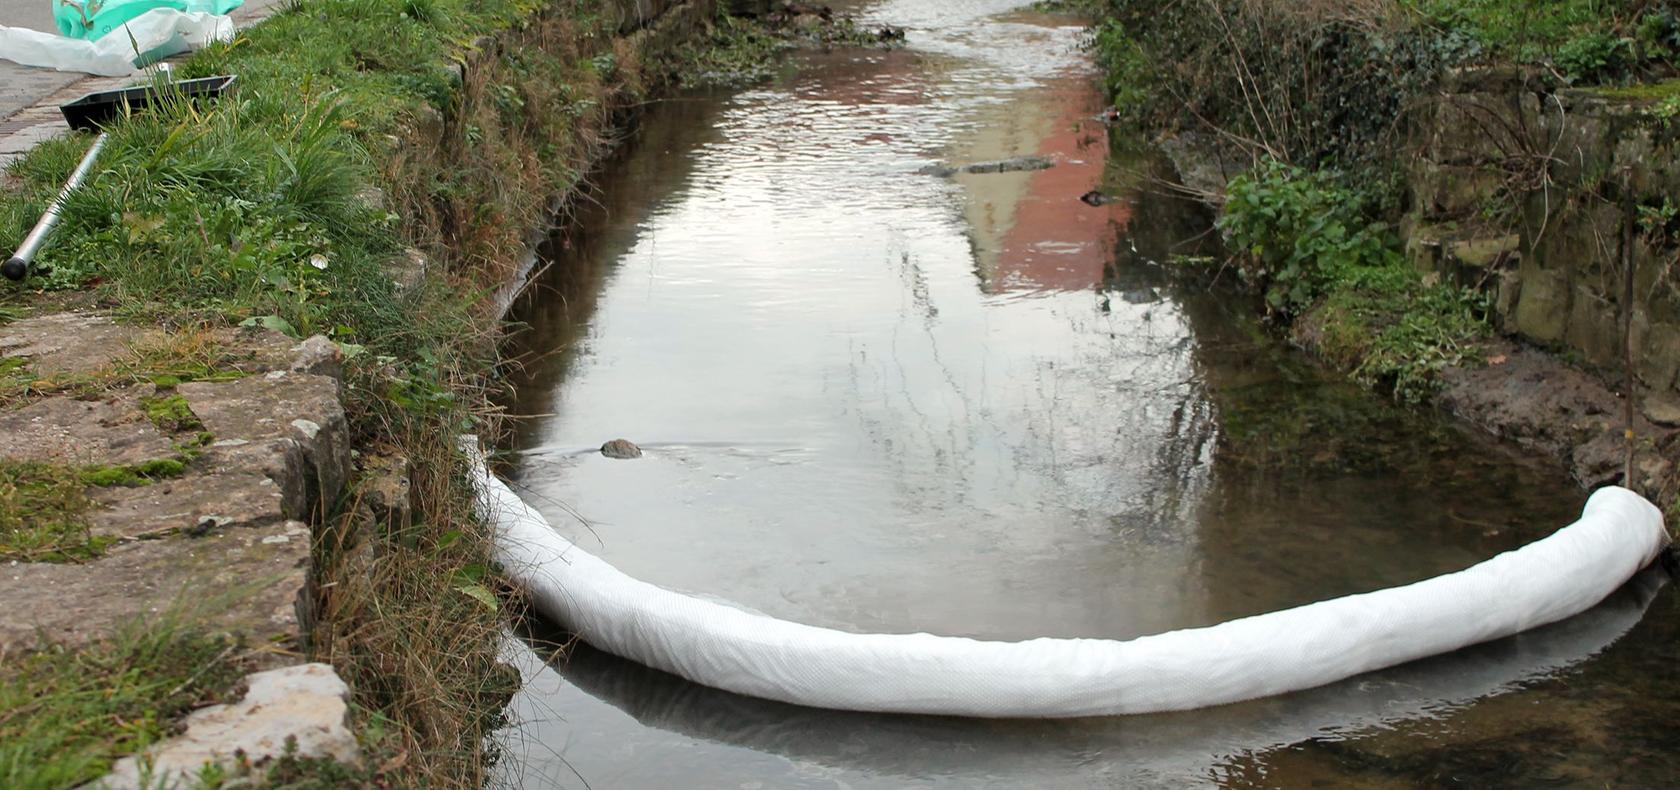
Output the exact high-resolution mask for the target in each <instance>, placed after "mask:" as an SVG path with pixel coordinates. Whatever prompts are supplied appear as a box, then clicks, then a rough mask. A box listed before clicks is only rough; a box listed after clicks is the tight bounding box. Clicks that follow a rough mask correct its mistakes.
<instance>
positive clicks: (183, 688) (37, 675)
mask: <svg viewBox="0 0 1680 790" xmlns="http://www.w3.org/2000/svg"><path fill="white" fill-rule="evenodd" d="M241 675H242V672H241V668H240V666H239V664H238V662H237V656H236V647H235V646H234V645H232V644H230V643H228V642H227V641H226V640H224V639H220V638H215V637H209V636H203V635H199V634H190V633H181V632H178V631H176V630H174V629H173V628H169V627H158V628H153V629H150V630H146V629H143V628H135V629H131V630H127V631H125V632H123V633H121V634H119V635H118V636H117V637H116V638H115V639H114V640H112V641H111V642H110V643H108V644H104V645H99V646H95V647H94V648H92V649H88V650H85V651H82V650H71V649H67V648H61V647H58V646H54V645H48V646H46V647H45V649H42V650H40V651H37V652H34V653H29V654H26V655H13V656H7V657H6V661H5V663H4V664H0V786H4V787H8V788H16V789H17V790H33V789H34V788H40V789H41V790H47V789H48V788H62V787H73V786H76V785H80V784H82V783H84V782H89V781H92V780H94V779H97V778H99V777H100V776H102V775H104V774H105V773H106V772H107V771H109V770H110V768H111V764H112V762H113V761H115V759H116V758H117V757H120V756H122V755H124V754H130V753H133V752H136V751H139V750H141V749H144V748H145V747H147V746H149V745H151V744H153V743H155V742H157V741H159V740H162V739H163V738H165V737H167V736H168V735H169V734H170V728H171V726H173V723H174V722H175V721H176V720H177V719H179V718H180V717H181V716H184V715H185V714H186V713H188V712H189V711H191V710H193V709H195V708H198V707H201V706H203V705H207V704H211V703H215V702H222V701H225V700H226V699H227V697H228V696H229V695H230V694H231V693H232V691H233V690H234V688H235V687H236V686H237V685H238V683H239V679H240V677H241Z"/></svg>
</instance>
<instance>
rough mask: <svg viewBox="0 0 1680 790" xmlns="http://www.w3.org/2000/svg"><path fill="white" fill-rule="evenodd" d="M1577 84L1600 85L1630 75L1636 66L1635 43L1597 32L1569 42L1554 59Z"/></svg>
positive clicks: (1571, 80)
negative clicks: (1630, 69)
mask: <svg viewBox="0 0 1680 790" xmlns="http://www.w3.org/2000/svg"><path fill="white" fill-rule="evenodd" d="M1553 59H1554V60H1555V61H1556V62H1557V65H1558V68H1559V69H1562V70H1563V73H1564V76H1565V77H1567V78H1568V79H1569V81H1570V82H1573V83H1588V84H1592V83H1598V82H1604V81H1607V80H1610V79H1615V78H1618V77H1620V76H1622V75H1624V74H1626V73H1627V72H1628V70H1629V68H1631V67H1632V66H1633V64H1634V62H1635V59H1636V58H1635V55H1634V49H1633V41H1632V39H1627V38H1622V37H1620V36H1615V35H1612V34H1610V33H1606V32H1604V31H1599V30H1594V31H1589V32H1586V33H1582V34H1581V35H1579V36H1576V37H1574V38H1571V39H1569V40H1568V41H1566V42H1564V43H1563V45H1562V46H1560V47H1558V50H1557V55H1556V56H1554V58H1553Z"/></svg>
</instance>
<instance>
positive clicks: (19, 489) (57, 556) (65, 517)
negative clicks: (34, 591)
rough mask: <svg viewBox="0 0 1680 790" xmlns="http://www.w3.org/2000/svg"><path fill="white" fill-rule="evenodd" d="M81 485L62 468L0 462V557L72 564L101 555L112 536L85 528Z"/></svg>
mask: <svg viewBox="0 0 1680 790" xmlns="http://www.w3.org/2000/svg"><path fill="white" fill-rule="evenodd" d="M86 486H87V484H86V483H85V482H84V481H83V480H82V477H81V475H80V474H78V473H77V471H76V470H74V469H69V468H67V467H62V466H53V465H51V464H39V463H10V462H8V463H0V560H7V561H10V560H18V561H21V562H77V561H82V560H87V559H91V558H93V557H96V556H98V555H99V554H101V553H103V552H104V550H105V549H106V548H107V547H108V546H109V545H110V544H111V543H112V539H110V538H105V537H97V536H95V535H93V534H92V532H91V530H90V529H89V527H88V522H87V512H88V509H89V508H91V507H92V504H93V503H92V502H91V501H90V500H89V499H88V497H87V493H86Z"/></svg>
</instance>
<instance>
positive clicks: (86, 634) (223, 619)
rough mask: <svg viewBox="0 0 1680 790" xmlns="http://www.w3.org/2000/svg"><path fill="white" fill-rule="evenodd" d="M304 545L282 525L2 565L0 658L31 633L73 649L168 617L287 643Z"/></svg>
mask: <svg viewBox="0 0 1680 790" xmlns="http://www.w3.org/2000/svg"><path fill="white" fill-rule="evenodd" d="M309 538H310V535H309V527H308V526H306V525H304V524H302V523H300V522H296V521H289V522H284V523H281V524H274V525H271V526H268V527H261V528H256V529H242V530H228V531H223V532H214V533H211V534H209V535H206V536H203V537H188V536H179V537H172V538H168V539H163V540H142V541H135V542H131V543H126V544H123V545H120V546H116V547H115V548H112V549H111V551H110V552H109V553H108V554H106V556H104V557H102V558H100V559H99V560H97V561H94V562H90V563H85V564H70V563H45V562H39V563H16V562H14V563H11V564H8V565H0V601H5V602H6V605H5V606H0V654H4V653H6V652H16V651H18V650H26V649H30V648H32V647H34V646H35V645H36V644H37V633H38V631H37V629H40V630H41V631H44V633H46V634H47V635H49V636H50V637H51V638H52V639H54V640H56V641H60V642H64V643H66V644H71V645H75V644H83V643H86V642H88V641H90V640H93V639H98V638H100V637H102V636H105V635H107V634H110V633H112V632H113V631H115V630H116V629H117V628H119V627H122V626H125V625H131V624H138V623H139V622H141V621H142V620H147V619H151V620H156V619H157V618H162V617H164V616H165V615H166V614H169V613H175V614H178V615H180V616H181V617H183V618H190V619H194V620H195V621H197V620H199V618H202V622H205V623H207V624H208V625H209V626H210V627H213V628H220V629H226V630H229V631H232V632H236V633H240V634H244V635H245V636H246V637H247V638H248V639H249V640H251V642H252V644H262V643H266V642H270V641H277V640H278V641H289V640H292V639H295V638H296V637H297V635H298V631H299V629H298V612H297V602H298V593H299V591H301V590H302V589H303V587H304V582H305V579H306V573H307V567H308V563H309V544H310V540H309Z"/></svg>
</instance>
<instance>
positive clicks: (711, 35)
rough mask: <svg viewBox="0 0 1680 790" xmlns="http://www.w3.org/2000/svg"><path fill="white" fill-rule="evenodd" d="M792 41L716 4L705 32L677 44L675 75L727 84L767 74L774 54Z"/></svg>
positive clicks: (688, 81)
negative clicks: (711, 19) (703, 34)
mask: <svg viewBox="0 0 1680 790" xmlns="http://www.w3.org/2000/svg"><path fill="white" fill-rule="evenodd" d="M792 47H793V42H791V41H789V40H788V39H787V38H785V37H782V36H779V35H777V34H776V33H775V31H773V30H771V29H770V28H769V27H767V26H766V25H764V24H762V23H759V22H756V21H753V20H750V19H744V18H741V17H737V16H733V15H731V14H729V13H728V12H727V11H726V10H725V8H724V7H723V6H719V8H718V15H717V17H716V18H715V19H714V20H713V21H712V24H711V27H710V28H709V30H708V35H707V36H706V37H705V38H704V39H701V40H698V41H695V42H692V43H687V44H684V45H683V46H681V47H678V49H677V51H676V53H675V54H674V55H673V59H674V60H675V61H676V62H677V64H678V65H677V78H678V79H679V80H680V81H681V82H683V83H684V84H686V85H731V84H741V83H748V82H756V81H759V80H762V79H765V78H767V77H769V76H770V71H771V65H772V64H773V63H774V62H775V57H776V55H777V54H778V53H780V52H783V51H786V50H788V49H791V48H792Z"/></svg>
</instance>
